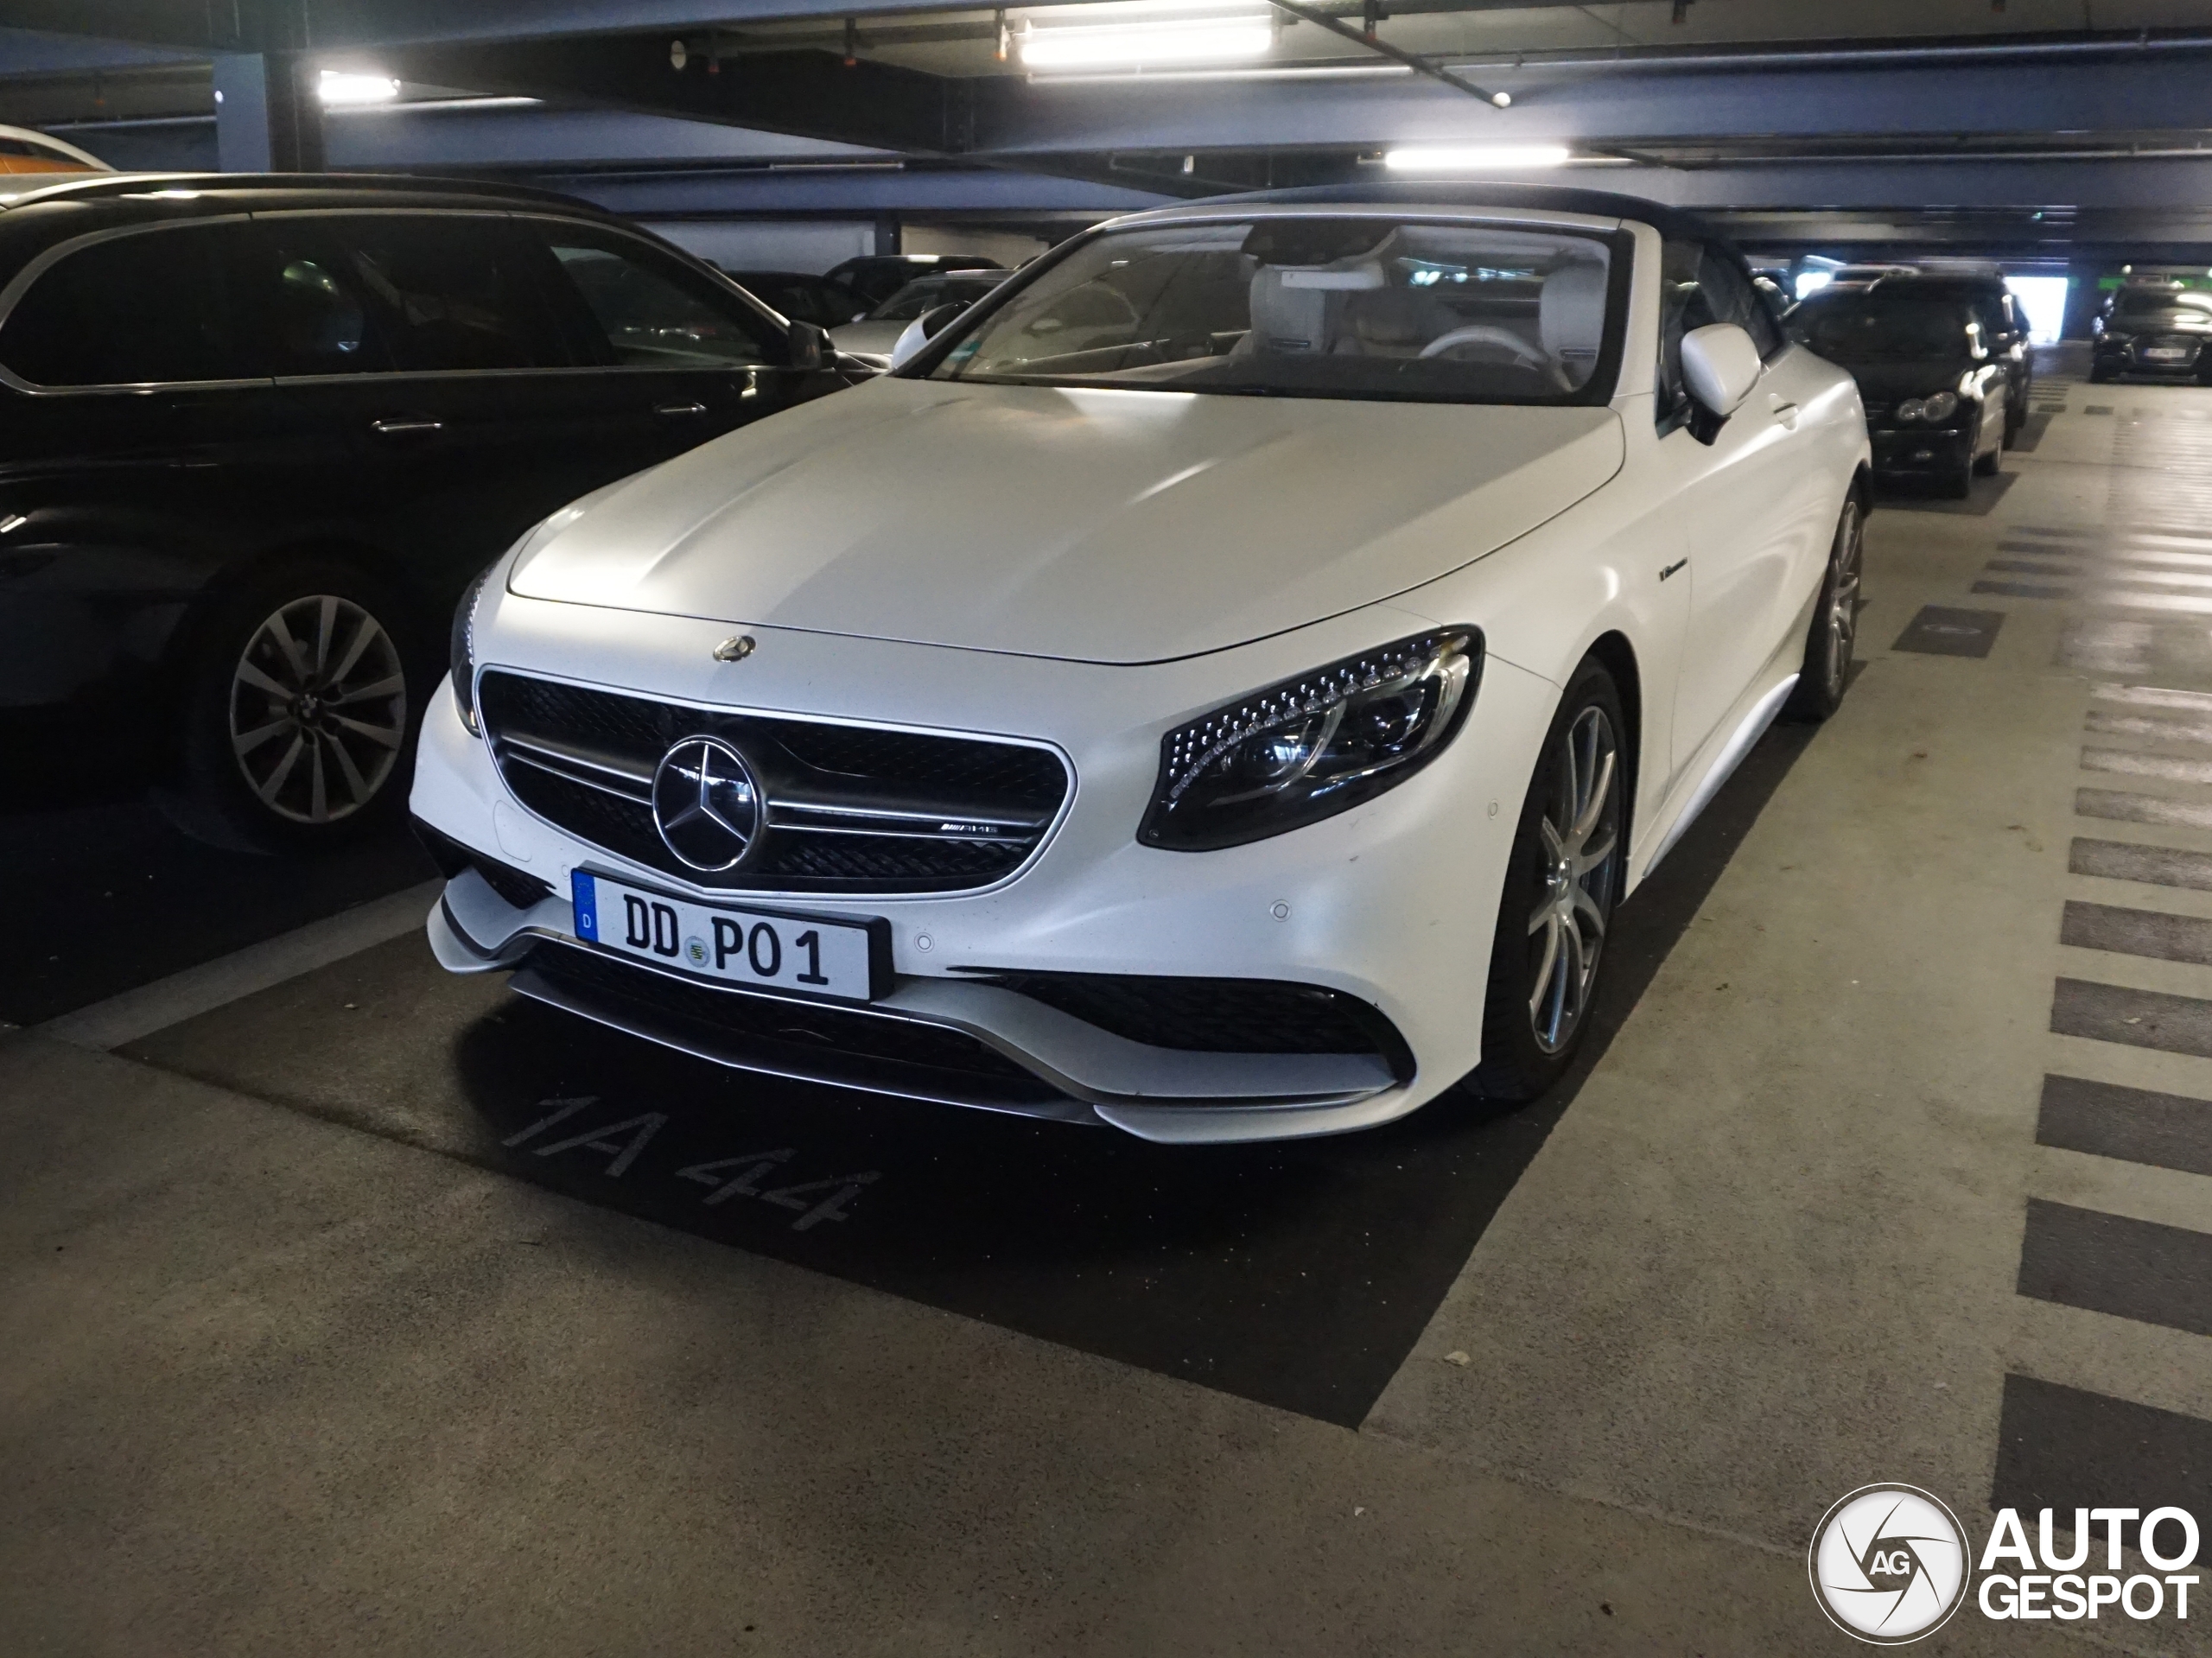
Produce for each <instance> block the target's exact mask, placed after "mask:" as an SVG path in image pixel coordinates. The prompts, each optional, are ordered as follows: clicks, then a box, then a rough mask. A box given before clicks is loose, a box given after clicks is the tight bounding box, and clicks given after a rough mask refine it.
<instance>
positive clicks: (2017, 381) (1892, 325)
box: [1783, 276, 2027, 498]
mask: <svg viewBox="0 0 2212 1658" xmlns="http://www.w3.org/2000/svg"><path fill="white" fill-rule="evenodd" d="M1992 285H1993V284H1984V283H1981V282H1980V281H1979V280H1978V279H1975V278H1972V277H1966V278H1961V277H1954V276H1883V277H1880V278H1879V279H1878V280H1876V281H1874V282H1872V283H1867V284H1866V286H1865V287H1863V288H1860V287H1852V288H1847V289H1832V288H1831V289H1821V290H1820V291H1819V292H1818V293H1815V294H1813V295H1809V296H1808V298H1806V299H1805V300H1803V301H1802V302H1800V303H1799V304H1798V305H1796V307H1794V308H1792V309H1791V310H1790V311H1789V314H1788V315H1787V316H1786V317H1785V318H1784V319H1783V324H1784V326H1785V327H1787V329H1788V330H1789V335H1790V337H1791V338H1792V339H1793V340H1796V341H1798V342H1799V343H1800V344H1801V345H1805V346H1810V347H1811V348H1812V349H1813V350H1814V351H1815V352H1817V353H1820V355H1821V356H1822V357H1825V358H1827V359H1828V360H1829V361H1830V362H1832V363H1834V364H1836V365H1838V366H1840V367H1842V368H1846V369H1848V370H1850V372H1851V376H1852V378H1853V379H1855V380H1856V381H1858V382H1859V396H1860V397H1861V398H1863V399H1864V400H1865V402H1866V429H1867V434H1868V435H1869V437H1870V438H1871V439H1872V443H1873V448H1874V470H1875V471H1876V472H1877V473H1884V474H1887V475H1891V476H1895V475H1900V474H1912V475H1917V476H1921V477H1927V478H1932V479H1934V480H1936V481H1937V482H1938V483H1939V484H1941V485H1942V486H1943V487H1944V489H1945V491H1946V492H1948V493H1949V494H1951V495H1954V496H1957V497H1961V498H1963V497H1965V496H1966V495H1967V494H1969V493H1971V492H1972V491H1973V488H1974V476H1975V474H1976V473H1983V474H1988V473H1995V472H1996V471H1997V470H1998V467H1999V462H2000V460H2001V457H2002V455H2003V452H2004V449H2005V445H2006V444H2007V443H2009V442H2010V441H2012V435H2013V434H2014V433H2015V432H2017V431H2018V430H2019V429H2020V425H2021V422H2023V421H2024V420H2025V419H2026V417H2027V416H2026V404H2025V403H2024V401H2022V399H2023V398H2024V397H2025V395H2026V394H2025V392H2024V391H2016V390H2015V389H2014V388H2015V387H2016V386H2024V383H2025V380H2026V362H2025V359H2026V357H2027V352H2026V350H2025V341H2024V335H2022V336H2019V337H2018V338H2016V339H2015V341H2014V343H2013V344H2012V345H2007V344H2006V343H2005V340H2006V339H2007V335H2006V334H2005V331H2004V330H2003V329H2002V328H2001V327H2000V326H1999V318H2000V317H2001V315H2002V314H2001V313H2000V312H1999V311H1997V310H1996V309H1995V308H1994V306H1993V301H1992V299H1991V297H1990V294H1989V287H1990V286H1992ZM2007 297H2009V295H2008V296H2007Z"/></svg>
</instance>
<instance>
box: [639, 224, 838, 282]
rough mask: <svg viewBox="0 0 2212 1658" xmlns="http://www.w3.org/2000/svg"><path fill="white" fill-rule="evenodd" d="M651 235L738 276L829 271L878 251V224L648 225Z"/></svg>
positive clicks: (646, 226) (646, 225)
mask: <svg viewBox="0 0 2212 1658" xmlns="http://www.w3.org/2000/svg"><path fill="white" fill-rule="evenodd" d="M639 222H640V223H642V224H643V225H644V226H645V228H646V229H648V230H650V231H652V232H655V233H657V234H658V235H661V236H665V237H666V238H668V239H669V240H670V241H671V242H673V243H675V244H676V245H677V246H678V247H680V248H688V249H690V251H692V252H694V253H696V254H697V255H698V256H699V257H701V258H702V259H705V260H708V261H709V262H710V263H712V264H718V265H722V266H725V267H727V268H728V269H730V270H807V271H823V270H829V267H830V266H831V265H834V264H837V263H838V262H839V261H840V260H843V259H849V258H851V257H853V256H854V255H855V254H859V253H873V252H874V251H875V221H874V219H861V220H857V221H854V220H828V221H821V222H815V223H809V222H807V221H805V220H803V219H793V220H783V221H778V220H774V219H748V220H722V221H721V222H716V221H715V220H712V219H661V220H654V219H643V220H640V221H639Z"/></svg>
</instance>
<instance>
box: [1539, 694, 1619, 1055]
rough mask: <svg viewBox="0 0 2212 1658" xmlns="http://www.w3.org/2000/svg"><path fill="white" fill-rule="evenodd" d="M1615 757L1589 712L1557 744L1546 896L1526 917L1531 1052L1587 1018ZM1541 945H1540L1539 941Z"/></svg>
mask: <svg viewBox="0 0 2212 1658" xmlns="http://www.w3.org/2000/svg"><path fill="white" fill-rule="evenodd" d="M1620 816H1621V814H1620V750H1619V744H1618V740H1617V739H1616V737H1615V736H1614V734H1613V722H1612V721H1611V720H1610V719H1609V718H1607V717H1606V714H1605V709H1603V708H1584V709H1583V710H1582V711H1581V712H1580V714H1578V715H1576V716H1575V717H1574V719H1573V721H1572V723H1570V724H1569V725H1568V727H1567V731H1566V733H1565V734H1564V735H1563V736H1562V737H1561V739H1560V749H1559V752H1558V753H1557V754H1556V756H1555V757H1554V764H1553V767H1552V778H1551V786H1550V798H1549V799H1548V800H1547V801H1546V802H1545V805H1544V815H1543V817H1542V819H1541V821H1540V823H1539V824H1538V832H1539V834H1540V835H1541V841H1542V847H1541V857H1542V859H1543V865H1542V868H1541V874H1542V877H1543V883H1544V886H1543V896H1542V897H1541V899H1539V900H1538V902H1537V904H1536V907H1535V910H1534V911H1533V912H1531V913H1530V915H1529V940H1530V943H1531V945H1532V950H1531V952H1530V953H1531V954H1532V955H1533V956H1535V969H1534V972H1533V973H1532V975H1531V978H1530V988H1529V1025H1530V1026H1531V1028H1532V1029H1533V1030H1534V1032H1535V1038H1536V1045H1537V1046H1538V1047H1539V1048H1541V1049H1542V1050H1543V1051H1544V1052H1546V1053H1557V1052H1559V1051H1560V1050H1561V1049H1563V1048H1565V1047H1566V1046H1567V1044H1568V1043H1570V1042H1571V1041H1573V1039H1574V1033H1575V1032H1576V1031H1577V1030H1579V1029H1580V1027H1581V1025H1582V1020H1583V1016H1584V1015H1585V1014H1586V1013H1587V1012H1588V1011H1589V1006H1590V993H1591V991H1592V988H1593V987H1594V986H1595V985H1596V983H1597V981H1598V958H1599V954H1600V952H1601V951H1602V950H1604V948H1605V929H1606V926H1607V925H1608V924H1609V923H1610V922H1611V918H1612V899H1613V891H1614V880H1613V877H1614V873H1615V865H1616V862H1617V855H1618V849H1619V843H1620ZM1540 938H1541V942H1539V939H1540Z"/></svg>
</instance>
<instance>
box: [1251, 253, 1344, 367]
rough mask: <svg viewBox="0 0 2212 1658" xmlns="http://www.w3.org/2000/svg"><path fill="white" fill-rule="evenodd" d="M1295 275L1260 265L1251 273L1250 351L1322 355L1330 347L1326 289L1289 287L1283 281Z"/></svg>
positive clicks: (1328, 293)
mask: <svg viewBox="0 0 2212 1658" xmlns="http://www.w3.org/2000/svg"><path fill="white" fill-rule="evenodd" d="M1294 274H1302V273H1296V272H1293V271H1289V270H1284V269H1283V268H1282V267H1281V266H1280V265H1262V266H1261V267H1260V268H1259V269H1258V270H1255V271H1254V272H1253V273H1252V299H1251V306H1252V332H1251V334H1250V336H1249V338H1250V340H1251V342H1252V349H1253V350H1255V351H1272V352H1300V353H1303V352H1323V351H1326V350H1328V348H1329V338H1328V335H1329V301H1330V298H1331V295H1330V292H1329V290H1328V289H1321V288H1295V289H1294V288H1292V287H1290V286H1289V285H1288V284H1287V283H1285V282H1284V280H1283V278H1284V277H1285V276H1291V275H1294Z"/></svg>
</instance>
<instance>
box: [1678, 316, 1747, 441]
mask: <svg viewBox="0 0 2212 1658" xmlns="http://www.w3.org/2000/svg"><path fill="white" fill-rule="evenodd" d="M1760 366H1761V365H1760V363H1759V348H1758V344H1757V343H1756V342H1755V341H1754V340H1752V339H1751V335H1750V334H1748V333H1747V332H1745V330H1744V329H1743V328H1741V327H1738V326H1737V325H1736V324H1735V323H1733V322H1709V323H1707V325H1706V326H1705V327H1702V328H1693V329H1691V330H1690V331H1689V333H1688V334H1684V335H1683V336H1682V382H1683V384H1685V385H1687V386H1688V388H1689V393H1690V396H1691V397H1694V398H1695V399H1696V400H1697V403H1698V406H1699V407H1700V409H1702V410H1705V412H1706V413H1707V414H1708V415H1711V416H1713V418H1714V419H1716V420H1726V419H1727V418H1728V416H1731V415H1732V414H1734V413H1735V412H1736V411H1737V410H1738V409H1740V408H1742V407H1743V404H1744V399H1745V398H1746V397H1750V396H1751V388H1752V387H1753V386H1755V385H1757V384H1758V379H1759V370H1760Z"/></svg>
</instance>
